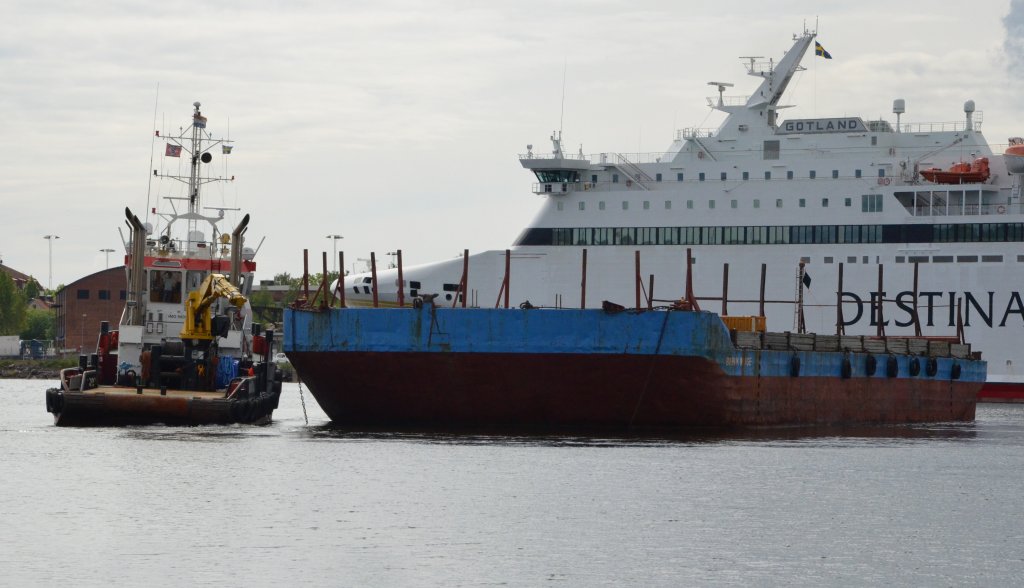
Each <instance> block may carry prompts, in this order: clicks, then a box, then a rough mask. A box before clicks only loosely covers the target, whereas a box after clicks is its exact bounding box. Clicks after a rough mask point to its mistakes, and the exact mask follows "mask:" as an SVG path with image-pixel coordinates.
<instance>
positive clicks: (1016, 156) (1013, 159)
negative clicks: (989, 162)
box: [1003, 137, 1024, 174]
mask: <svg viewBox="0 0 1024 588" xmlns="http://www.w3.org/2000/svg"><path fill="white" fill-rule="evenodd" d="M1015 141H1016V142H1015ZM1003 160H1004V161H1006V171H1008V172H1010V173H1013V174H1020V173H1024V139H1021V138H1019V137H1013V138H1011V139H1010V146H1009V147H1007V148H1006V151H1003Z"/></svg>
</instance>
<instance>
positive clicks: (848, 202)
mask: <svg viewBox="0 0 1024 588" xmlns="http://www.w3.org/2000/svg"><path fill="white" fill-rule="evenodd" d="M843 203H844V204H846V207H847V208H849V207H851V206H853V198H845V199H844V200H843Z"/></svg>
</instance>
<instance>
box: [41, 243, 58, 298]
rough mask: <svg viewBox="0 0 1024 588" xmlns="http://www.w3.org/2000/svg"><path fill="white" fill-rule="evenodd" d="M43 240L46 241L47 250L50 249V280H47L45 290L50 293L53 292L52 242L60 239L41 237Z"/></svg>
mask: <svg viewBox="0 0 1024 588" xmlns="http://www.w3.org/2000/svg"><path fill="white" fill-rule="evenodd" d="M43 239H46V241H47V244H48V245H49V248H50V278H49V281H48V282H47V283H46V289H47V290H49V291H51V292H52V291H53V240H54V239H60V237H59V236H57V235H43Z"/></svg>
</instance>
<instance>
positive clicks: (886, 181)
mask: <svg viewBox="0 0 1024 588" xmlns="http://www.w3.org/2000/svg"><path fill="white" fill-rule="evenodd" d="M890 182H892V178H878V185H879V186H888V185H889V183H890Z"/></svg>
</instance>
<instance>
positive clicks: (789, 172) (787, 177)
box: [786, 170, 793, 180]
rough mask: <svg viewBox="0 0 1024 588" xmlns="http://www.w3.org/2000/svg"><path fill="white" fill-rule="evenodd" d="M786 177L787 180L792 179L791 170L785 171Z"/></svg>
mask: <svg viewBox="0 0 1024 588" xmlns="http://www.w3.org/2000/svg"><path fill="white" fill-rule="evenodd" d="M786 179H787V180H792V179H793V170H789V171H787V172H786Z"/></svg>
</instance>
